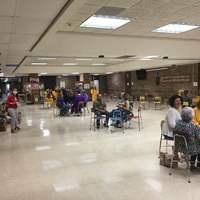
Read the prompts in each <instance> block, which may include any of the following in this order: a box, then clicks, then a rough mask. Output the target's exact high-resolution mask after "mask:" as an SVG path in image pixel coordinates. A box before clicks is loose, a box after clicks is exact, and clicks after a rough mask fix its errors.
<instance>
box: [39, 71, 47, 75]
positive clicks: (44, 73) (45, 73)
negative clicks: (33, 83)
mask: <svg viewBox="0 0 200 200" xmlns="http://www.w3.org/2000/svg"><path fill="white" fill-rule="evenodd" d="M39 75H40V76H41V75H47V72H42V73H40V74H39Z"/></svg>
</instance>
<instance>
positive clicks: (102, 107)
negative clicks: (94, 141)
mask: <svg viewBox="0 0 200 200" xmlns="http://www.w3.org/2000/svg"><path fill="white" fill-rule="evenodd" d="M93 111H94V113H95V115H96V116H97V120H96V126H97V128H100V118H101V116H102V115H105V116H106V120H105V122H104V126H105V127H108V120H109V112H108V111H107V110H106V104H105V102H104V101H103V100H102V97H101V95H100V94H98V95H97V99H96V101H95V102H94V103H93Z"/></svg>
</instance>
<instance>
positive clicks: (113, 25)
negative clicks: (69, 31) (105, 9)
mask: <svg viewBox="0 0 200 200" xmlns="http://www.w3.org/2000/svg"><path fill="white" fill-rule="evenodd" d="M130 21H131V20H130V19H128V18H121V17H114V16H102V15H93V16H91V17H90V18H88V19H87V20H86V21H85V22H83V23H82V24H81V25H80V26H81V27H87V28H102V29H117V28H119V27H121V26H123V25H125V24H127V23H129V22H130Z"/></svg>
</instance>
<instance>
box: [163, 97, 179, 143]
mask: <svg viewBox="0 0 200 200" xmlns="http://www.w3.org/2000/svg"><path fill="white" fill-rule="evenodd" d="M169 105H170V108H169V109H168V111H167V114H166V117H165V123H164V125H163V130H162V131H163V135H164V136H165V137H166V138H167V139H171V140H173V129H174V128H175V126H176V122H177V121H178V120H180V119H181V115H180V111H181V108H182V98H181V96H179V95H173V96H171V97H170V98H169Z"/></svg>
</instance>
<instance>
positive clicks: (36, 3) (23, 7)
mask: <svg viewBox="0 0 200 200" xmlns="http://www.w3.org/2000/svg"><path fill="white" fill-rule="evenodd" d="M66 2H67V0H18V4H17V11H16V13H17V16H21V17H29V18H35V19H53V18H54V17H55V16H56V14H57V13H58V12H59V11H60V9H61V8H62V7H63V6H64V4H65V3H66Z"/></svg>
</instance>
